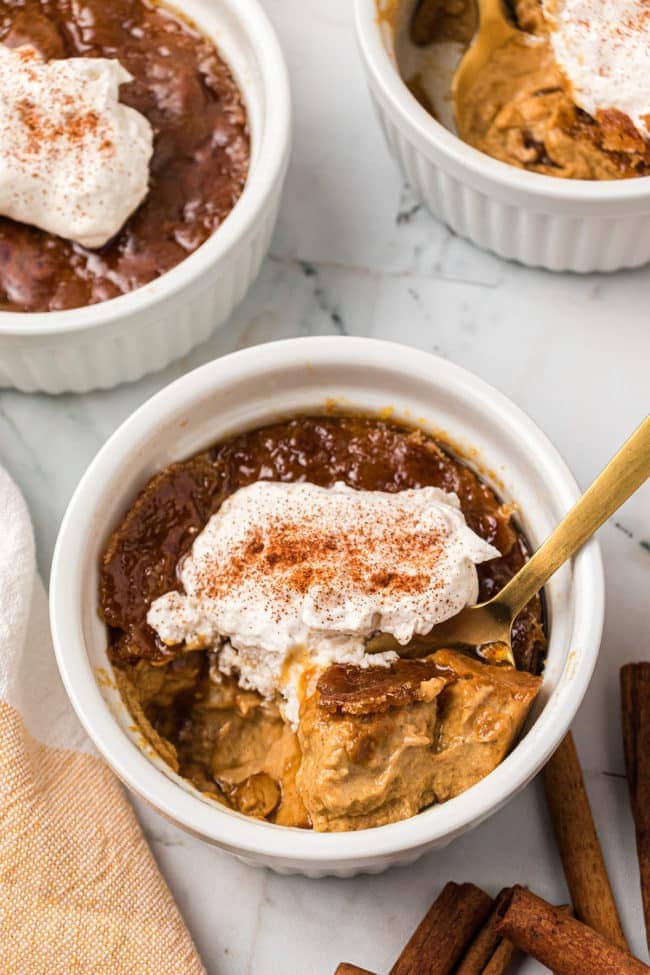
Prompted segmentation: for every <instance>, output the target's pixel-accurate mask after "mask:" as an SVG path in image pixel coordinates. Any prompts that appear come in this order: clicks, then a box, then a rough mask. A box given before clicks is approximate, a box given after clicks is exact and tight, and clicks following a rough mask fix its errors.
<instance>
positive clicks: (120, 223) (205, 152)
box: [0, 0, 251, 313]
mask: <svg viewBox="0 0 650 975" xmlns="http://www.w3.org/2000/svg"><path fill="white" fill-rule="evenodd" d="M0 90H1V92H2V97H1V98H0V129H1V130H2V138H1V139H0V311H8V312H29V313H33V312H50V311H62V310H66V309H72V308H80V307H84V306H88V305H94V304H97V303H99V302H103V301H108V300H109V299H112V298H116V297H119V296H120V295H124V294H127V293H129V292H131V291H134V290H135V289H137V288H141V287H143V286H145V285H147V284H149V283H151V282H152V281H154V280H156V279H157V278H159V277H161V276H162V275H164V274H166V273H167V272H169V271H171V270H172V269H173V268H174V267H176V265H178V264H179V263H180V262H181V261H183V260H185V258H187V257H188V256H189V255H191V254H193V253H194V252H195V251H196V250H197V249H198V248H199V247H200V246H201V245H202V244H203V243H204V242H205V241H207V240H208V238H209V237H211V236H212V234H214V233H217V232H218V231H219V228H220V227H221V225H222V224H223V222H224V221H225V220H226V218H227V217H228V215H229V214H230V212H231V211H232V209H233V207H234V206H235V204H236V203H237V200H238V199H239V197H240V196H241V194H242V192H243V190H244V186H245V183H246V179H247V176H248V167H249V161H250V152H251V148H250V134H249V130H248V118H247V113H246V108H245V104H244V95H243V94H242V92H241V91H240V90H239V87H238V85H237V83H236V81H235V78H234V77H233V75H232V73H231V71H230V69H229V67H228V66H227V64H226V63H225V61H224V60H223V59H222V58H221V56H220V54H219V52H218V51H217V49H216V47H215V45H214V43H213V42H212V41H211V40H210V39H209V38H208V37H205V36H203V35H202V34H201V33H199V31H197V29H196V28H195V27H194V26H193V25H192V24H191V23H190V22H188V21H186V20H185V19H183V18H182V17H181V16H180V15H179V14H176V13H175V12H174V10H173V8H172V7H169V8H168V7H166V6H164V5H163V4H158V3H153V2H150V0H110V2H109V0H0Z"/></svg>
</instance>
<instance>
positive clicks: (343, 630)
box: [100, 416, 546, 831]
mask: <svg viewBox="0 0 650 975" xmlns="http://www.w3.org/2000/svg"><path fill="white" fill-rule="evenodd" d="M526 558H527V544H526V540H525V538H524V537H523V535H522V534H521V532H520V531H519V529H518V527H517V526H516V524H515V522H514V521H513V518H512V513H511V511H510V510H509V509H508V508H507V507H506V506H504V505H502V504H501V503H500V502H499V500H498V499H497V497H496V495H495V494H494V492H493V491H492V490H491V488H489V487H488V486H487V485H486V484H485V483H484V482H483V481H482V480H481V479H480V478H479V476H478V475H477V474H476V473H474V471H473V470H472V469H471V468H470V467H468V466H467V465H466V464H464V463H463V462H462V461H461V460H459V459H458V458H457V457H455V456H454V455H452V454H451V453H450V452H449V450H448V449H447V448H446V447H444V446H443V445H441V444H440V443H438V442H436V441H435V440H434V439H433V438H431V437H429V436H427V435H425V434H424V433H422V432H421V431H419V430H411V429H407V428H405V427H401V426H398V425H396V424H391V423H387V422H385V421H383V420H379V419H374V418H364V417H360V416H326V417H297V418H295V419H292V420H288V421H284V422H278V423H275V424H272V425H270V426H266V427H263V428H260V429H257V430H253V431H251V432H248V433H244V434H241V435H239V436H236V437H234V438H232V439H230V440H227V441H224V442H223V443H219V444H216V445H215V446H214V447H212V448H211V449H209V450H206V451H204V452H202V453H200V454H197V455H195V456H194V457H191V458H189V459H188V460H185V461H181V462H178V463H176V464H173V465H171V466H170V467H168V468H166V469H165V470H163V471H161V472H160V473H159V474H157V475H155V476H154V477H153V478H152V479H151V481H150V482H149V483H148V484H147V485H146V486H145V488H144V490H143V491H142V492H141V493H140V495H139V496H138V497H137V498H136V499H135V500H134V502H133V504H132V506H131V508H130V509H129V510H128V511H127V512H126V514H125V516H124V518H123V520H122V522H121V524H120V525H118V527H117V529H116V531H115V532H114V533H113V535H112V537H111V538H110V540H109V542H108V545H107V548H106V551H105V554H104V557H103V562H102V568H101V584H100V611H101V615H102V617H103V619H104V620H105V622H106V624H107V626H108V633H109V641H110V647H109V655H110V658H111V661H112V663H113V667H114V673H115V676H116V680H117V682H118V686H119V688H120V691H121V694H122V697H123V700H124V702H125V704H126V706H127V708H128V709H129V711H130V713H131V715H132V716H133V718H134V720H135V722H136V723H137V726H138V728H139V729H140V731H141V733H142V735H143V736H144V738H145V739H146V740H147V741H148V743H149V744H150V745H151V746H152V747H153V748H154V749H155V750H156V751H157V752H158V754H159V755H160V756H161V757H162V758H163V759H164V760H165V761H166V762H167V763H168V764H169V765H170V766H171V768H172V769H173V770H174V771H175V772H177V773H178V774H180V775H181V776H183V777H184V778H186V779H188V780H189V781H190V782H191V783H192V784H193V785H194V786H195V787H196V788H197V789H198V790H199V791H200V792H202V793H203V794H204V795H206V796H208V797H210V798H212V799H214V800H215V801H217V802H219V803H222V804H224V805H226V806H227V807H229V808H230V809H232V810H235V811H237V812H239V813H243V814H245V815H249V816H254V817H257V818H260V819H266V820H268V821H269V822H272V823H275V824H278V825H283V826H292V827H302V828H313V829H315V830H318V831H341V830H357V829H365V828H369V827H373V826H381V825H384V824H387V823H391V822H395V821H397V820H401V819H405V818H408V817H409V816H413V815H415V814H416V813H418V812H419V811H420V810H422V809H424V808H426V807H427V806H430V805H432V804H433V803H438V802H444V801H446V800H447V799H450V798H452V797H453V796H456V795H458V794H459V793H461V792H463V791H464V790H465V789H467V788H469V787H470V786H471V785H473V784H474V783H475V782H477V781H479V780H480V779H481V778H483V777H484V776H485V775H487V774H488V773H489V772H491V771H492V770H493V769H494V768H495V767H496V766H497V765H498V764H499V763H500V762H501V761H502V760H503V758H504V757H505V756H506V755H507V754H508V752H509V750H510V749H511V748H512V746H513V744H514V743H515V742H516V740H517V736H518V734H519V732H520V730H521V728H522V725H523V723H524V721H525V719H526V716H527V714H528V711H529V709H530V706H531V704H532V702H533V700H534V699H535V697H536V694H537V692H538V690H539V686H540V683H541V678H540V677H539V676H538V675H539V673H540V671H541V669H542V667H543V660H544V654H545V648H546V641H545V636H544V628H543V608H542V603H541V600H540V599H539V598H538V597H536V598H535V599H534V600H532V601H531V603H530V604H529V605H528V606H527V607H526V609H525V610H524V611H523V613H522V614H521V615H520V617H519V618H518V619H517V621H516V623H515V627H514V630H513V649H514V652H515V657H516V660H517V665H518V669H517V670H516V671H515V670H513V669H511V668H508V667H502V666H495V665H492V664H488V663H485V662H484V661H482V660H480V659H478V658H476V657H472V656H468V655H464V654H461V653H459V652H454V651H450V650H443V651H438V652H436V653H434V654H431V655H430V656H429V657H427V658H426V659H423V660H412V659H406V658H401V657H399V656H398V655H397V654H396V653H394V652H385V653H380V654H369V653H367V652H366V649H365V647H366V642H367V640H368V639H369V637H371V636H372V635H374V634H375V633H377V632H385V633H389V634H392V636H393V637H394V638H395V639H396V640H397V641H398V643H400V644H407V643H408V641H409V640H410V639H411V637H413V636H414V635H416V634H424V633H427V632H428V631H429V630H430V629H431V627H432V626H434V625H435V624H436V623H437V622H441V621H442V620H444V619H449V618H450V617H452V616H454V615H455V614H456V613H458V612H459V611H460V610H461V609H462V608H464V607H465V606H466V605H469V604H471V603H474V602H476V601H477V599H487V598H489V597H490V596H492V595H493V594H494V593H496V592H498V591H499V590H500V589H501V588H502V587H503V585H504V584H505V583H506V582H507V581H508V579H510V578H511V577H512V576H513V575H514V573H515V572H516V571H517V570H518V569H519V568H520V567H521V565H523V563H524V562H525V560H526Z"/></svg>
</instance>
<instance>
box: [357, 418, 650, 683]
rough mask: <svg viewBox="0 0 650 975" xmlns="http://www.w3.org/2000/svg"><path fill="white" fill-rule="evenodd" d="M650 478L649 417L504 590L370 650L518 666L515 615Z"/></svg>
mask: <svg viewBox="0 0 650 975" xmlns="http://www.w3.org/2000/svg"><path fill="white" fill-rule="evenodd" d="M648 477H650V416H647V417H646V418H645V420H644V421H643V423H642V424H641V426H640V427H639V428H638V429H637V430H636V431H635V432H634V433H633V434H632V436H631V437H630V439H629V440H627V441H626V443H625V444H624V445H623V446H622V447H621V449H620V450H619V452H618V453H617V454H616V455H615V456H614V457H613V458H612V460H610V462H609V464H608V465H607V467H606V468H605V469H604V471H603V472H602V474H600V475H599V476H598V477H597V478H596V480H595V481H594V483H593V484H592V485H591V487H590V488H588V490H587V491H585V493H584V494H583V495H582V497H581V498H580V500H579V501H578V502H577V504H576V505H575V506H574V507H573V508H572V509H571V511H569V513H568V514H567V515H566V517H565V518H563V520H562V521H561V522H560V524H559V525H558V526H557V528H556V529H555V531H553V532H552V533H551V534H550V535H549V537H548V538H547V539H546V541H545V542H544V543H543V544H542V545H541V546H540V548H538V549H537V551H536V552H535V554H534V555H532V556H531V558H530V559H529V560H528V562H526V564H525V565H524V566H522V568H521V569H520V570H519V572H517V573H516V575H514V576H513V577H512V579H511V580H510V581H509V582H508V583H507V585H505V586H504V588H503V589H502V590H501V592H499V593H497V595H496V596H494V597H493V598H492V599H490V600H489V602H487V603H480V604H478V605H476V606H468V607H467V608H466V609H464V610H462V611H461V612H460V613H458V614H457V615H456V616H454V617H452V618H451V619H449V620H445V622H444V623H439V624H438V625H437V626H434V628H433V629H432V630H431V632H430V633H427V634H426V636H418V637H415V638H414V639H413V640H411V642H410V643H408V644H406V645H405V646H402V645H401V644H399V643H397V641H396V640H395V639H394V637H392V636H389V635H388V634H383V633H380V634H378V635H377V636H374V637H372V638H371V639H370V640H369V641H368V644H367V646H366V650H367V652H368V653H379V652H381V651H384V650H396V651H397V652H398V653H399V654H400V656H402V657H405V656H406V657H424V656H426V655H427V654H429V653H432V652H433V651H434V650H440V649H442V648H448V649H452V648H458V649H475V650H477V651H478V652H480V653H481V655H482V656H485V657H486V658H488V659H490V661H492V662H495V663H506V664H510V665H511V666H513V667H514V666H515V660H514V655H513V652H512V644H511V631H512V624H513V623H514V620H515V617H516V616H517V615H518V613H520V612H521V610H522V609H523V608H524V606H526V604H527V603H528V602H529V600H531V599H532V598H533V596H534V595H535V593H537V592H539V590H540V589H541V588H542V586H543V585H544V584H545V583H546V582H548V580H549V579H550V577H551V576H552V575H553V573H554V572H555V571H556V570H557V569H559V568H560V566H561V565H563V564H564V563H565V562H566V561H567V560H568V559H570V558H571V556H573V555H575V553H576V552H577V551H578V549H580V548H582V546H583V545H584V543H585V542H586V541H587V540H588V539H589V538H591V536H592V535H593V534H594V532H595V531H596V530H597V529H598V528H600V526H601V525H602V524H603V523H604V522H605V521H607V519H608V518H609V517H610V516H611V515H613V514H614V512H615V511H616V510H617V509H618V508H620V506H621V505H622V504H623V502H624V501H626V500H627V499H628V498H629V497H630V495H631V494H633V493H634V492H635V491H636V490H637V488H639V487H641V485H642V484H643V483H644V481H646V479H647V478H648Z"/></svg>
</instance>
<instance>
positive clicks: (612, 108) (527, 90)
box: [396, 0, 650, 180]
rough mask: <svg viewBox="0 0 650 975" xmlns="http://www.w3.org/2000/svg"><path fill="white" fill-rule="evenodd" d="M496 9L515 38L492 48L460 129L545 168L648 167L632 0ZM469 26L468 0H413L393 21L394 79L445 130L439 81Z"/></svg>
mask: <svg viewBox="0 0 650 975" xmlns="http://www.w3.org/2000/svg"><path fill="white" fill-rule="evenodd" d="M505 7H506V10H507V11H508V12H509V14H510V16H511V18H512V20H513V23H514V24H515V25H516V26H517V27H518V28H519V29H520V30H521V31H522V36H521V39H515V40H513V41H512V42H510V43H508V44H505V45H503V46H502V47H501V48H498V49H497V50H496V51H495V53H494V55H493V57H492V59H491V60H490V61H489V62H488V63H487V64H486V65H485V67H484V68H483V70H482V72H481V73H480V75H479V77H478V79H477V82H476V84H475V85H474V86H473V88H472V89H471V90H470V92H469V93H468V95H467V96H466V98H465V99H464V101H463V104H462V106H460V108H461V111H460V118H461V120H462V122H461V124H462V130H461V131H459V132H458V134H459V135H460V136H461V138H462V139H463V140H464V141H466V142H468V143H469V144H470V145H473V146H474V147H475V148H477V149H480V150H481V151H482V152H484V153H486V154H487V155H489V156H492V157H493V158H495V159H499V160H501V161H502V162H506V163H509V164H510V165H512V166H517V167H518V168H520V169H527V170H530V171H532V172H537V173H543V174H546V175H549V176H558V177H562V178H566V179H583V180H609V179H625V178H629V177H635V176H647V175H649V174H650V129H649V128H648V125H647V121H648V113H649V112H650V90H648V86H647V81H646V80H645V79H647V69H648V67H650V62H649V63H646V61H648V59H650V43H649V42H650V18H649V17H648V12H647V8H646V7H645V6H644V0H616V2H615V3H614V4H613V5H610V4H607V5H606V4H604V3H603V0H512V3H511V4H508V3H506V4H505ZM408 12H409V11H407V10H405V11H404V16H405V17H406V15H407V13H408ZM476 30H477V11H476V6H475V2H474V0H420V2H419V3H418V4H416V6H415V9H414V11H413V16H412V18H408V19H405V20H404V22H403V23H402V24H401V26H400V25H399V24H398V26H397V38H396V45H397V49H398V59H399V62H400V69H401V71H402V75H403V77H404V78H405V80H406V82H407V84H409V87H410V88H411V90H412V91H413V93H414V94H415V96H416V97H417V98H418V99H419V100H420V102H421V103H422V104H423V105H424V107H425V108H426V109H427V110H428V111H429V112H430V113H431V114H432V115H434V117H436V118H438V120H439V121H441V122H442V123H443V124H444V125H446V126H447V127H448V128H452V129H454V130H455V123H454V118H453V105H452V100H451V92H450V87H451V78H452V75H453V71H454V69H455V67H456V65H457V63H458V61H459V60H460V58H461V57H462V54H463V53H464V51H465V50H466V49H467V47H468V45H469V43H470V41H471V39H472V37H473V36H474V34H475V32H476Z"/></svg>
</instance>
